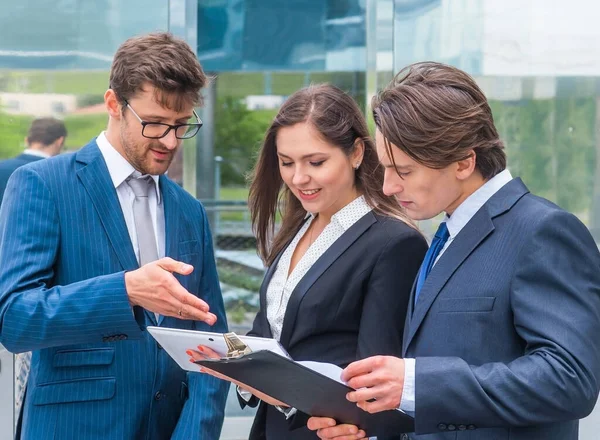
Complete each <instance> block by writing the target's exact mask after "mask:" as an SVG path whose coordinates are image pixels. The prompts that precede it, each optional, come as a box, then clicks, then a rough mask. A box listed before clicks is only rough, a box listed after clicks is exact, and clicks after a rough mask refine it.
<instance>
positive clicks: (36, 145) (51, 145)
mask: <svg viewBox="0 0 600 440" xmlns="http://www.w3.org/2000/svg"><path fill="white" fill-rule="evenodd" d="M66 137H67V129H66V127H65V124H64V123H63V122H62V121H59V120H58V119H54V118H39V119H36V120H34V121H33V122H32V123H31V127H29V133H28V134H27V137H26V138H25V144H26V145H27V148H26V149H25V151H23V153H21V154H20V155H18V156H17V157H13V158H12V159H7V160H3V161H0V203H2V198H3V197H4V191H5V190H6V183H7V182H8V178H9V177H10V175H11V174H12V173H13V172H14V171H15V170H16V169H17V168H19V167H20V166H23V165H26V164H28V163H30V162H35V161H36V160H41V159H46V158H48V157H52V156H56V155H57V154H58V153H60V150H61V149H62V147H63V145H64V144H65V138H66Z"/></svg>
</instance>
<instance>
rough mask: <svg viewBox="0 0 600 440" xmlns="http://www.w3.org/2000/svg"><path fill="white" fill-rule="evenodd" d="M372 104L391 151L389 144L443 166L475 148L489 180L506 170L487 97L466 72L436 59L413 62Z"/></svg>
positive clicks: (419, 159) (426, 162)
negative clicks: (434, 60)
mask: <svg viewBox="0 0 600 440" xmlns="http://www.w3.org/2000/svg"><path fill="white" fill-rule="evenodd" d="M372 108H373V117H374V119H375V124H376V125H377V128H378V129H379V131H380V132H381V134H383V136H384V137H385V139H386V141H387V142H388V144H387V145H386V147H387V149H388V152H389V153H391V151H390V143H391V144H394V145H395V146H397V147H398V148H400V149H401V150H402V151H403V152H404V153H406V154H407V155H408V156H410V157H411V158H412V159H414V160H415V161H416V162H418V163H421V164H423V165H425V166H428V167H430V168H438V169H440V168H445V167H446V166H448V165H450V164H452V163H454V162H457V161H459V160H464V159H466V158H468V157H469V156H470V155H471V154H472V151H474V152H475V157H476V169H477V170H478V171H479V172H480V173H481V175H482V176H483V178H484V179H486V180H487V179H490V178H492V177H493V176H495V175H496V174H498V173H499V172H500V171H502V170H504V169H505V168H506V155H505V153H504V145H503V143H502V141H501V140H500V138H499V136H498V131H497V130H496V127H495V126H494V118H493V116H492V111H491V109H490V106H489V104H488V102H487V99H486V97H485V95H484V94H483V92H482V91H481V89H480V88H479V87H478V86H477V84H476V83H475V80H474V79H473V78H471V76H469V75H468V74H467V73H465V72H463V71H462V70H459V69H457V68H455V67H452V66H447V65H445V64H440V63H434V62H423V63H416V64H412V65H410V66H408V67H406V68H404V69H403V70H402V71H400V72H399V73H398V74H397V75H396V76H395V78H394V79H393V80H392V82H391V83H390V84H389V85H388V86H387V87H386V88H385V89H384V90H383V91H381V92H380V93H379V94H378V95H377V96H375V97H374V98H373V101H372ZM390 158H392V159H393V156H392V155H391V154H390Z"/></svg>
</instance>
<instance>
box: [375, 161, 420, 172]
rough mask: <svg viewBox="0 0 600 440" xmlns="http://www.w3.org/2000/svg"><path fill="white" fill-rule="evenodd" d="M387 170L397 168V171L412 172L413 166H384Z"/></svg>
mask: <svg viewBox="0 0 600 440" xmlns="http://www.w3.org/2000/svg"><path fill="white" fill-rule="evenodd" d="M382 165H383V166H384V167H385V168H395V169H397V170H403V171H410V170H412V169H413V166H412V165H394V164H393V163H389V164H385V165H384V164H382Z"/></svg>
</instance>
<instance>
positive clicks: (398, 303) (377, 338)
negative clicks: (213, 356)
mask: <svg viewBox="0 0 600 440" xmlns="http://www.w3.org/2000/svg"><path fill="white" fill-rule="evenodd" d="M425 252H427V242H426V241H425V239H424V238H423V236H422V235H421V234H420V233H419V232H418V231H417V230H415V229H413V228H411V227H410V226H408V225H406V224H405V223H403V222H401V221H400V220H396V219H391V218H389V217H383V216H381V215H378V214H375V213H373V212H369V213H367V214H365V215H364V216H363V217H362V218H361V219H360V220H358V221H357V222H356V223H355V224H354V225H352V226H351V227H350V228H349V229H348V230H347V231H346V232H345V233H344V234H343V235H342V236H341V237H340V238H338V239H337V241H335V243H333V244H332V245H331V247H330V248H329V249H327V251H325V253H324V254H323V255H322V256H321V257H320V258H319V259H318V260H317V261H316V262H315V263H314V264H313V266H312V267H311V268H310V269H309V271H308V272H307V273H306V275H305V276H304V277H303V278H302V279H301V280H300V282H299V283H298V284H297V286H296V288H295V289H294V291H293V292H292V295H291V297H290V300H289V302H288V305H287V308H286V311H285V316H284V321H283V328H282V332H281V338H280V343H281V344H282V345H283V347H284V348H285V349H286V350H287V351H288V353H289V354H290V355H291V356H292V358H293V359H295V360H299V361H301V360H312V361H318V362H328V363H332V364H335V365H338V366H340V367H346V366H347V365H348V364H350V363H351V362H354V361H355V360H357V359H363V358H366V357H369V356H375V355H393V356H400V353H401V349H402V333H403V330H404V319H405V316H406V310H407V307H408V297H409V294H410V288H411V286H412V283H413V280H414V278H415V275H416V273H417V271H418V270H419V267H420V265H421V261H422V260H423V257H424V256H425ZM282 254H283V252H282V253H281V254H280V255H279V257H278V258H277V260H276V261H275V262H274V263H273V264H272V265H271V266H270V267H269V269H268V271H267V273H266V275H265V278H264V281H263V283H262V286H261V289H260V311H259V313H258V315H257V316H256V319H255V320H254V325H253V328H252V330H251V332H250V333H249V334H250V335H254V336H262V337H272V334H271V327H270V325H269V322H268V320H267V317H266V310H267V304H266V294H267V287H268V286H269V283H270V281H271V278H272V277H273V274H274V272H275V268H276V267H277V263H278V261H279V258H280V257H281V255H282ZM241 403H242V405H244V402H243V401H242V402H241ZM252 404H254V402H252ZM307 419H308V418H307V417H306V415H304V414H297V415H296V416H295V417H294V418H293V419H290V420H289V421H286V419H285V416H284V415H283V414H281V413H280V412H278V411H277V410H276V409H275V408H274V407H272V406H270V405H266V404H264V403H261V405H260V407H259V409H258V412H257V415H256V418H255V421H254V425H253V427H252V432H251V434H250V439H251V440H260V439H268V440H279V439H286V440H304V439H316V438H317V436H316V434H315V433H314V432H312V431H309V430H308V428H307V427H306V421H307ZM290 429H293V430H290Z"/></svg>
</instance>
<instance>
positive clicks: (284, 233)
mask: <svg viewBox="0 0 600 440" xmlns="http://www.w3.org/2000/svg"><path fill="white" fill-rule="evenodd" d="M302 122H306V123H309V124H310V125H311V126H312V127H313V128H314V129H315V130H316V132H317V133H319V136H320V137H321V138H322V139H323V140H325V141H326V142H328V143H330V144H332V145H334V146H336V147H338V148H340V149H341V150H342V151H343V152H344V153H345V154H346V155H347V156H350V154H351V153H352V152H353V151H354V149H355V148H356V145H357V141H358V142H362V143H363V145H364V154H363V159H362V162H361V165H360V167H359V168H358V169H357V170H356V171H355V185H356V188H357V189H358V190H359V192H360V193H361V194H363V195H364V197H365V200H366V202H367V203H368V204H369V205H370V206H371V207H372V208H373V209H374V211H375V212H378V213H380V214H383V215H387V216H390V217H396V218H399V219H401V220H403V221H404V222H406V223H407V224H409V225H411V226H413V224H412V223H411V221H410V220H409V219H408V217H407V216H406V214H405V213H404V210H403V209H402V207H401V206H400V205H399V203H398V201H397V200H396V199H395V198H393V197H388V196H386V195H384V194H383V188H382V187H383V168H382V167H381V166H380V165H379V159H378V157H377V151H376V149H375V145H374V143H373V140H372V139H371V137H370V136H369V130H368V128H367V123H366V121H365V118H364V116H363V114H362V112H361V111H360V108H359V107H358V105H357V104H356V102H355V101H354V100H353V99H352V98H351V97H350V96H349V95H347V94H346V93H345V92H344V91H343V90H340V89H339V88H337V87H335V86H333V85H330V84H320V85H312V86H309V87H306V88H304V89H300V90H299V91H297V92H296V93H294V94H292V95H291V96H290V97H289V98H288V99H287V100H286V101H285V103H284V104H283V105H282V106H281V108H280V109H279V112H278V113H277V116H275V119H273V122H272V123H271V126H270V127H269V129H268V130H267V133H266V135H265V140H264V143H263V146H262V148H261V150H260V153H259V157H258V160H257V162H256V166H255V168H254V173H253V175H252V182H251V185H250V193H249V198H248V206H249V207H250V215H251V218H252V226H253V230H254V233H255V235H256V240H257V245H258V246H257V247H258V254H259V255H260V257H261V258H262V259H263V261H264V262H265V263H266V265H267V266H269V265H271V263H273V261H274V260H275V257H276V256H277V255H278V254H279V253H280V252H281V251H282V250H283V248H284V247H285V246H286V244H287V243H288V242H289V241H290V240H291V239H292V238H293V237H294V235H295V234H296V233H297V232H298V229H299V228H300V225H301V224H302V221H303V220H304V218H305V216H306V211H305V210H304V208H303V207H302V204H301V203H300V201H299V200H298V199H297V198H296V196H294V194H293V193H292V192H291V191H290V190H289V188H287V187H286V186H285V185H284V182H283V179H282V178H281V174H280V173H279V159H278V156H277V133H278V132H279V130H280V129H281V128H282V127H290V126H292V125H295V124H299V123H302ZM280 197H281V199H283V200H282V201H283V204H284V212H283V213H282V214H283V215H282V219H281V227H280V229H279V231H278V232H277V234H275V236H274V237H273V234H274V231H275V219H276V214H277V209H278V205H279V199H280Z"/></svg>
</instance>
